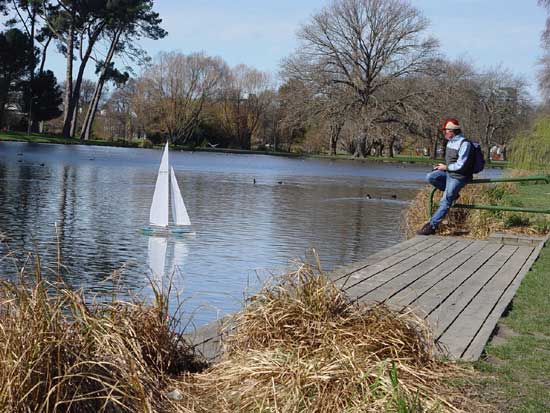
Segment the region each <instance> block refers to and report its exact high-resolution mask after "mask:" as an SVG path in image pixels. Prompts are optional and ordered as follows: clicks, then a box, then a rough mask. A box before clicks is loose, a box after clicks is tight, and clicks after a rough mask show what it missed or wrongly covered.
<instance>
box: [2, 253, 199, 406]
mask: <svg viewBox="0 0 550 413" xmlns="http://www.w3.org/2000/svg"><path fill="white" fill-rule="evenodd" d="M35 258H36V261H35V266H34V267H35V269H34V271H33V273H32V274H30V273H29V272H28V270H25V269H23V270H22V272H21V273H20V277H19V279H17V280H12V281H2V282H0V411H2V412H14V413H15V412H137V411H144V412H165V411H170V410H172V411H175V409H176V408H175V407H174V406H173V401H171V400H170V399H168V398H167V397H166V394H165V393H166V390H167V386H168V385H169V384H170V377H171V376H173V375H174V374H179V373H181V372H184V371H196V370H198V369H200V368H202V367H204V364H203V363H201V362H200V360H198V359H197V358H196V356H195V355H194V353H193V351H192V349H191V348H190V347H189V345H188V344H187V343H186V342H185V341H184V340H183V338H182V336H181V335H180V334H178V333H177V332H175V330H174V329H173V322H174V320H173V319H172V318H171V317H170V315H169V314H168V302H167V296H168V295H167V294H166V291H164V292H163V291H161V290H160V289H159V288H158V286H155V285H154V284H153V290H154V291H155V297H156V299H155V300H154V302H153V303H150V304H147V303H145V302H143V301H138V300H134V301H132V302H123V301H119V300H117V299H116V297H114V298H113V300H112V301H111V302H109V303H101V304H88V303H86V300H85V297H84V295H83V293H82V292H79V291H75V290H73V289H71V288H70V287H68V286H67V285H66V284H65V283H64V282H63V281H62V280H61V279H60V277H57V279H56V280H55V281H48V280H46V279H45V278H43V274H42V268H41V267H42V266H41V264H40V261H39V260H38V257H37V256H35Z"/></svg>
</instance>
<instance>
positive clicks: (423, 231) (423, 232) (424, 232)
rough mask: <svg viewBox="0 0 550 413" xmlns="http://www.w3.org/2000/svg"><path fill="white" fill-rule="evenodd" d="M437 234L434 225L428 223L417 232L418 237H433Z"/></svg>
mask: <svg viewBox="0 0 550 413" xmlns="http://www.w3.org/2000/svg"><path fill="white" fill-rule="evenodd" d="M433 234H435V228H434V227H432V224H430V223H429V222H426V223H425V224H424V225H423V226H422V228H420V229H419V230H418V231H416V235H433Z"/></svg>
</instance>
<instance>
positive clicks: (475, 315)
mask: <svg viewBox="0 0 550 413" xmlns="http://www.w3.org/2000/svg"><path fill="white" fill-rule="evenodd" d="M533 250H534V248H532V247H526V246H522V247H519V248H518V249H517V250H516V251H515V252H514V254H513V255H512V256H511V257H510V259H508V261H507V262H506V265H505V266H503V267H501V268H500V269H499V270H498V271H497V272H496V273H495V274H494V275H493V276H492V277H491V278H489V279H488V280H487V281H486V283H485V284H484V285H483V286H482V287H481V289H480V290H479V291H477V292H476V293H475V295H473V296H472V297H471V298H470V300H469V301H468V302H467V303H466V305H465V307H464V310H463V311H462V312H461V313H460V314H458V315H457V317H456V318H455V320H454V321H453V322H452V323H451V324H450V325H449V327H448V328H447V329H446V330H445V331H444V332H443V333H442V334H441V335H440V337H439V340H438V341H439V342H440V343H441V344H443V345H444V346H445V347H446V348H447V349H448V351H449V354H450V355H451V357H452V358H460V356H461V355H462V353H463V352H464V351H465V350H466V349H467V348H468V346H469V345H470V343H471V342H472V340H473V339H474V337H475V336H476V334H477V333H478V332H479V330H480V328H481V327H482V326H483V324H484V323H485V321H486V319H487V317H488V316H489V314H490V313H491V311H492V310H493V309H494V307H495V306H496V304H497V303H498V301H499V299H500V298H501V296H502V293H503V292H504V291H505V290H506V289H507V288H508V287H509V286H510V284H511V283H512V281H513V280H514V278H516V276H517V275H518V273H519V272H520V271H521V269H522V267H523V266H524V264H525V263H526V261H527V259H528V258H529V256H530V255H531V253H532V252H533ZM493 327H494V325H493ZM487 338H489V336H487Z"/></svg>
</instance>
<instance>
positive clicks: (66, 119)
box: [63, 21, 74, 138]
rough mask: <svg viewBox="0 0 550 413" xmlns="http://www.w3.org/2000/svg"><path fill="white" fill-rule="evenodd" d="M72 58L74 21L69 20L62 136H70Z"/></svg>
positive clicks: (71, 118)
mask: <svg viewBox="0 0 550 413" xmlns="http://www.w3.org/2000/svg"><path fill="white" fill-rule="evenodd" d="M73 59H74V23H73V21H71V25H70V26H69V34H68V35H67V67H66V71H65V94H64V96H63V137H64V138H69V137H70V136H71V123H72V120H73V113H72V111H71V102H72V100H73Z"/></svg>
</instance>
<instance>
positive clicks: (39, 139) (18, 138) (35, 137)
mask: <svg viewBox="0 0 550 413" xmlns="http://www.w3.org/2000/svg"><path fill="white" fill-rule="evenodd" d="M0 142H27V143H38V144H41V143H51V144H56V145H83V146H107V147H115V148H133V149H159V150H161V149H162V148H163V146H162V145H154V146H153V147H152V148H143V147H141V146H139V143H138V142H135V143H134V142H126V141H103V140H89V141H82V140H80V139H78V138H70V139H68V138H63V137H59V136H52V135H45V134H38V133H35V134H32V135H31V136H29V135H27V134H25V133H22V132H1V133H0ZM171 149H172V150H175V151H185V152H206V153H226V154H235V155H270V156H279V157H285V158H304V159H323V160H329V161H353V162H363V163H364V162H379V163H401V164H411V165H414V164H419V165H432V164H433V163H434V162H437V161H439V160H441V159H432V158H428V157H424V156H405V155H403V156H401V155H397V156H394V157H393V158H392V157H385V156H370V155H369V156H367V157H366V158H356V157H354V156H353V155H349V154H340V155H326V154H307V153H297V152H279V151H277V152H275V151H260V150H247V149H233V148H202V147H199V148H190V147H185V146H180V145H173V146H172V147H171ZM485 167H486V168H498V169H506V168H507V167H508V163H507V161H497V162H490V161H489V162H487V164H486V165H485Z"/></svg>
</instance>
